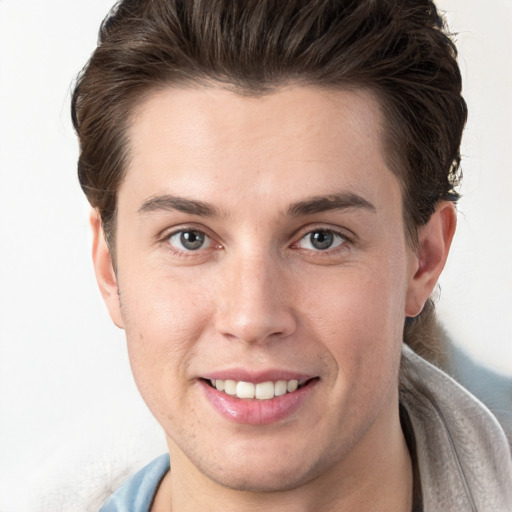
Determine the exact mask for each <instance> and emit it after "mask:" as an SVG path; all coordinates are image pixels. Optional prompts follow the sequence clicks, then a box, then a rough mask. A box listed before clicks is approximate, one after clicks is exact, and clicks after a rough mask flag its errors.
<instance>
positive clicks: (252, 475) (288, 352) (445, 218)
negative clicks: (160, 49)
mask: <svg viewBox="0 0 512 512" xmlns="http://www.w3.org/2000/svg"><path fill="white" fill-rule="evenodd" d="M381 126H382V119H381V114H380V110H379V106H378V102H377V100H376V99H375V98H374V97H373V96H372V95H371V94H370V93H369V92H365V91H359V92H354V91H352V92H348V91H327V90H325V89H322V90H321V89H316V88H313V87H287V88H284V87H283V88H280V89H277V90H276V91H274V92H273V93H271V94H267V95H264V96H263V97H258V98H255V97H247V96H240V95H237V94H236V93H234V92H230V91H227V90H224V89H222V88H217V87H214V86H212V87H209V88H206V87H204V88H197V89H191V88H189V89H176V88H174V89H167V90H160V91H158V92H154V93H153V94H151V95H150V96H149V97H148V98H146V100H145V101H144V102H143V103H142V104H141V105H140V106H139V108H138V109H137V111H136V113H135V114H134V115H133V117H132V123H131V127H130V130H129V133H128V135H129V141H130V148H131V159H130V162H129V165H128V168H127V173H126V177H125V179H124V181H123V183H122V185H121V187H120V190H119V194H118V216H117V226H116V254H117V261H116V266H117V271H116V272H114V271H113V266H112V262H111V260H110V254H109V250H108V247H107V245H106V244H105V241H104V237H103V233H102V229H101V223H100V221H99V220H98V216H97V215H96V213H95V212H93V215H92V217H91V219H92V225H93V231H94V249H93V256H94V262H95V268H96V274H97V278H98V282H99V285H100V289H101V291H102V293H103V296H104V298H105V301H106V303H107V306H108V308H109V311H110V314H111V316H112V319H113V321H114V322H115V323H116V324H117V325H118V326H119V327H121V328H123V329H125V331H126V337H127V343H128V351H129V356H130V361H131V365H132V369H133V374H134V377H135V380H136V382H137V385H138V387H139V389H140V392H141V394H142V396H143V397H144V399H145V401H146V403H147V404H148V406H149V408H150V409H151V411H152V412H153V414H154V415H155V417H156V418H157V420H158V421H159V423H160V424H161V425H162V427H163V429H164V431H165V433H166V436H167V441H168V446H169V452H170V455H171V460H172V471H171V472H170V473H168V475H167V476H166V477H165V479H164V481H163V483H162V485H161V486H160V488H159V491H158V493H157V496H156V499H155V503H154V504H153V509H152V510H153V512H154V511H158V512H161V511H168V510H174V511H185V510H201V509H203V508H204V509H206V508H207V509H208V510H212V511H214V510H224V511H225V510H237V511H243V510H266V511H269V510H280V511H283V510H294V511H317V510H337V511H343V510H346V511H349V510H350V511H352V510H358V511H365V510H368V511H370V510H372V511H374V510H377V509H378V510H382V511H386V510H389V511H406V510H407V511H410V510H411V506H412V470H411V462H410V457H409V453H408V451H407V447H406V445H405V442H404V438H403V434H402V430H401V427H400V422H399V416H398V384H397V379H398V371H399V362H400V352H401V344H402V331H403V323H404V319H405V317H406V316H415V315H417V314H418V313H419V312H420V311H421V308H422V306H423V304H424V302H425V301H426V299H427V298H428V296H429V295H430V293H431V291H432V289H433V288H434V286H435V283H436V281H437V278H438V276H439V274H440V272H441V270H442V268H443V266H444V263H445V260H446V256H447V254H448V250H449V246H450V242H451V238H452V236H453V232H454V229H455V213H454V207H453V205H451V204H450V203H441V204H439V205H438V208H437V209H436V212H435V213H434V215H433V216H432V218H431V220H430V222H429V223H428V224H427V225H426V226H425V227H423V228H422V229H421V230H420V232H419V247H418V248H416V249H413V248H412V247H411V245H410V243H409V242H408V240H407V238H406V235H405V229H404V224H403V212H402V191H401V187H400V183H399V180H398V179H397V177H396V176H395V175H394V174H393V172H391V170H390V169H389V168H388V166H387V164H386V158H385V156H386V155H385V151H384V148H383V147H382V143H381V140H382V136H381ZM333 194H337V196H336V200H337V201H338V202H339V204H338V205H337V206H338V207H336V208H329V209H326V207H325V204H326V202H325V201H323V203H322V201H318V198H321V197H326V196H327V197H329V198H330V199H331V200H332V199H333V197H332V195H333ZM170 195H172V196H173V198H176V197H178V198H185V199H187V200H192V201H196V202H201V204H203V203H204V204H206V205H208V207H209V208H210V209H211V210H212V211H210V212H205V211H199V210H198V208H197V207H196V208H195V210H194V211H192V212H191V211H189V212H186V211H180V210H181V209H183V208H182V205H181V206H180V204H178V203H176V201H175V200H174V202H172V204H171V202H170V201H169V196H170ZM157 197H158V198H160V199H159V200H158V201H155V198H157ZM355 197H357V198H359V199H360V201H359V200H358V201H355V202H354V200H353V199H354V198H355ZM312 198H314V199H315V200H316V203H314V204H315V205H316V208H310V209H309V210H308V209H307V208H304V207H303V208H301V207H300V205H304V202H307V201H309V202H311V200H312ZM347 198H348V199H349V205H348V206H347V204H346V203H347ZM340 199H341V200H343V201H344V202H343V201H340ZM355 203H357V204H355ZM177 205H178V206H177ZM293 205H295V206H294V207H293ZM298 205H299V206H298ZM196 206H197V205H196ZM205 213H209V215H205ZM210 214H211V215H210ZM180 230H181V232H183V231H189V232H190V230H195V231H196V232H197V231H200V232H203V233H205V234H206V238H205V240H206V243H205V244H204V245H203V246H201V247H199V248H198V249H197V250H187V249H186V248H184V247H183V245H182V244H181V243H180ZM312 232H317V233H320V234H321V235H322V236H325V234H326V233H333V244H332V246H331V247H329V248H327V249H324V250H320V249H318V248H316V247H315V246H313V245H312V243H311V239H310V234H311V233H312ZM176 233H178V234H176ZM234 367H236V368H240V367H243V368H247V369H249V370H254V371H258V370H263V369H268V368H279V369H286V370H291V371H296V372H301V373H304V374H307V375H313V376H315V377H317V382H316V385H315V386H314V387H313V388H312V389H311V390H310V391H309V394H308V395H307V398H306V399H305V401H304V402H303V403H302V404H301V406H300V407H299V408H298V410H296V411H294V413H293V414H291V415H289V416H287V417H286V418H285V419H284V420H280V421H278V422H275V423H272V424H269V425H243V424H242V425H241V424H238V423H234V422H232V421H230V420H228V419H226V418H224V417H223V416H221V415H220V414H219V413H218V412H217V411H216V410H214V408H213V407H212V405H211V404H210V403H209V401H208V400H207V399H206V398H205V394H204V392H203V386H204V383H202V382H201V381H200V380H199V379H200V377H201V376H204V375H205V374H207V373H209V372H212V371H218V370H225V369H230V368H234Z"/></svg>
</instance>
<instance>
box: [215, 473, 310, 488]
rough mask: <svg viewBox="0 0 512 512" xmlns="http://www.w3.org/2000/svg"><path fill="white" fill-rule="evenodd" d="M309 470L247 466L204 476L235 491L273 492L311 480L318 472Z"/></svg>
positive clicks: (295, 486) (296, 486) (298, 485)
mask: <svg viewBox="0 0 512 512" xmlns="http://www.w3.org/2000/svg"><path fill="white" fill-rule="evenodd" d="M311 472H312V471H310V470H306V471H305V470H304V468H302V471H301V472H300V473H297V471H295V470H291V469H290V468H283V469H282V470H277V471H276V470H275V468H274V470H273V471H269V469H268V468H262V469H258V470H255V469H254V468H247V469H246V470H239V469H237V470H234V471H232V470H228V471H220V472H219V471H216V472H211V474H206V476H207V477H208V478H210V479H211V480H213V481H215V482H216V483H217V484H219V485H222V486H223V487H227V488H229V489H232V490H235V491H241V492H257V493H273V492H279V491H288V490H292V489H296V488H298V487H300V486H302V485H304V484H305V483H307V482H309V481H311V480H313V479H314V478H315V476H316V474H318V473H320V471H318V472H315V474H314V475H311V474H310V473H311Z"/></svg>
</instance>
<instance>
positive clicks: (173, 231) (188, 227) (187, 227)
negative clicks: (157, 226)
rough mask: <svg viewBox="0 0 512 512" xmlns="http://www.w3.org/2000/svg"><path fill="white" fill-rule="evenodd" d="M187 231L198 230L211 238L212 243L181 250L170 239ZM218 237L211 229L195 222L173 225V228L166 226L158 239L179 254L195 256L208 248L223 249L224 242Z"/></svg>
mask: <svg viewBox="0 0 512 512" xmlns="http://www.w3.org/2000/svg"><path fill="white" fill-rule="evenodd" d="M186 231H196V232H198V233H202V234H203V235H204V236H205V237H206V238H208V239H209V240H210V244H209V245H208V246H207V247H204V248H203V247H202V248H200V249H197V250H196V251H194V250H186V249H183V250H180V249H179V248H178V247H175V246H173V245H172V244H171V243H170V242H169V240H170V238H171V237H173V236H175V235H177V234H178V233H183V232H186ZM217 238H218V237H216V236H215V235H213V234H212V233H211V231H210V230H209V229H207V228H205V227H204V226H197V225H194V224H182V225H179V226H173V227H172V228H166V229H165V230H163V231H162V232H161V234H160V235H159V236H158V240H159V241H160V242H161V243H164V244H165V245H167V246H168V247H169V248H170V250H172V251H173V252H174V253H175V254H177V255H186V256H194V255H198V254H201V253H204V251H206V250H208V249H221V248H222V244H221V243H220V242H218V241H217Z"/></svg>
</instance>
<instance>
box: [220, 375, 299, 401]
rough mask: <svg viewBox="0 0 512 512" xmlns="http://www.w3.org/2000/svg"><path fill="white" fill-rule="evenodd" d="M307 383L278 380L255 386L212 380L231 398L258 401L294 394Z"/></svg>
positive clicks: (239, 382)
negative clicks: (254, 399)
mask: <svg viewBox="0 0 512 512" xmlns="http://www.w3.org/2000/svg"><path fill="white" fill-rule="evenodd" d="M304 382H305V381H298V380H295V379H293V380H288V381H286V380H278V381H277V382H270V381H269V382H260V383H259V384H253V383H252V382H243V381H238V382H237V381H234V380H221V379H211V380H210V383H211V385H212V386H213V387H214V388H216V389H217V390H218V391H224V393H227V394H228V395H231V396H236V397H237V398H248V399H252V398H256V399H257V400H270V399H272V398H274V397H275V396H282V395H285V394H286V393H293V392H294V391H296V390H297V389H298V388H299V387H300V386H302V385H303V384H304Z"/></svg>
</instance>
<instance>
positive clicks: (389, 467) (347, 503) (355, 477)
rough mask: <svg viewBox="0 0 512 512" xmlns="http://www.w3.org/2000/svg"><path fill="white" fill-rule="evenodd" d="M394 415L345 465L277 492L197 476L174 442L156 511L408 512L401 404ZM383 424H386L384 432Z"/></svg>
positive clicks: (376, 426) (409, 496)
mask: <svg viewBox="0 0 512 512" xmlns="http://www.w3.org/2000/svg"><path fill="white" fill-rule="evenodd" d="M393 411H394V414H393V415H391V414H389V413H388V416H390V417H389V418H381V417H379V418H378V419H377V420H376V422H375V424H374V425H373V426H372V427H371V428H370V429H369V430H368V431H367V432H366V434H365V435H364V436H363V438H362V439H361V441H360V442H359V443H358V444H357V446H355V447H354V449H353V450H352V451H351V453H349V454H348V455H347V457H345V458H344V459H343V460H342V461H340V462H338V463H337V464H335V465H334V466H332V467H330V468H326V470H325V471H324V472H323V473H322V474H321V475H320V476H318V477H316V478H314V479H313V480H311V481H309V482H306V483H304V484H303V485H301V486H299V487H296V488H293V489H286V490H283V491H277V492H269V493H257V492H247V491H239V490H234V489H230V488H227V487H225V486H223V485H220V484H218V483H217V482H214V481H212V480H211V479H210V478H208V477H207V476H205V475H203V474H202V473H201V472H199V471H198V470H197V468H196V467H195V466H193V465H192V464H191V463H190V461H189V460H188V459H187V457H186V456H185V455H184V454H183V452H181V450H179V449H178V448H177V446H176V445H174V444H173V443H172V441H171V442H169V449H170V453H171V461H172V463H171V465H172V472H169V473H168V474H167V475H166V477H165V478H164V480H163V481H162V484H161V485H160V488H159V490H158V493H157V496H156V498H155V502H154V505H153V507H152V512H171V511H172V512H185V511H189V510H202V509H208V510H209V511H211V512H220V511H222V512H229V511H237V512H244V511H251V512H254V511H259V510H265V511H266V512H272V511H279V512H286V511H294V512H314V511H318V510H322V511H325V512H330V511H333V512H334V511H336V512H345V511H346V512H349V511H350V512H352V511H353V510H357V511H358V512H370V511H374V510H379V511H382V512H410V511H411V510H412V490H413V471H412V464H411V458H410V455H409V451H408V449H407V445H406V442H405V438H404V435H403V432H402V430H401V427H400V420H399V414H398V404H397V405H396V407H395V408H393ZM382 414H384V411H383V413H382ZM390 420H391V421H390ZM381 423H387V425H388V426H387V428H386V429H385V430H384V431H383V429H382V424H381Z"/></svg>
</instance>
